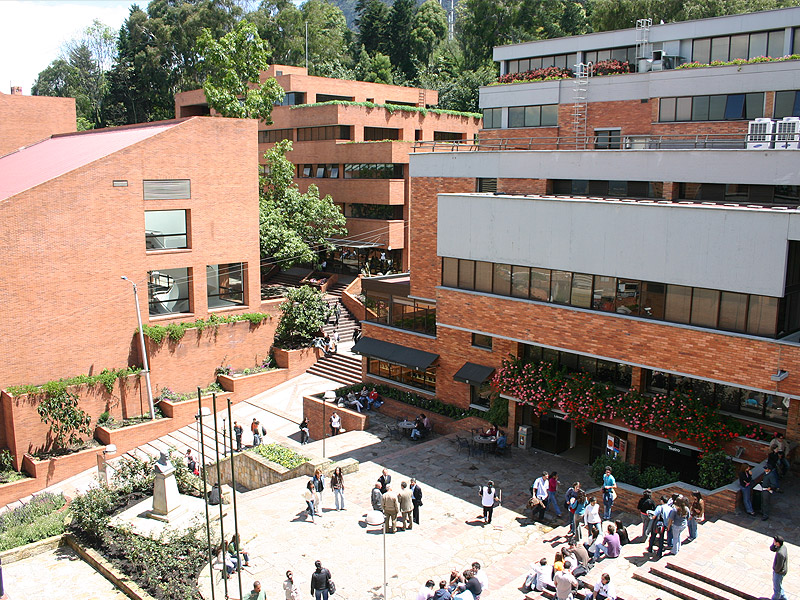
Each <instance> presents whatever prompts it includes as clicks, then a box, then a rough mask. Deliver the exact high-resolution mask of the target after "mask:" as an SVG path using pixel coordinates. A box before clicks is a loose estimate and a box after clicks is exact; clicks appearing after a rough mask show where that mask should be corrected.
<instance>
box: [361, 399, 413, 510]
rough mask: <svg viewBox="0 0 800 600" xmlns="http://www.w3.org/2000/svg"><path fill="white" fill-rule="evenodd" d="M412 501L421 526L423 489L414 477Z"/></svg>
mask: <svg viewBox="0 0 800 600" xmlns="http://www.w3.org/2000/svg"><path fill="white" fill-rule="evenodd" d="M373 391H374V390H373ZM411 500H412V502H413V503H414V511H413V517H414V523H416V524H417V525H419V507H420V506H422V488H421V487H419V484H418V483H417V480H416V479H414V478H413V477H412V478H411Z"/></svg>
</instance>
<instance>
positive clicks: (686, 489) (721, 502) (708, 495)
mask: <svg viewBox="0 0 800 600" xmlns="http://www.w3.org/2000/svg"><path fill="white" fill-rule="evenodd" d="M695 490H698V491H700V493H701V494H703V500H705V503H706V519H709V518H716V517H720V516H722V515H726V514H728V513H732V512H734V511H735V510H736V499H737V497H738V495H739V484H738V483H731V484H729V485H725V486H722V487H719V488H717V489H715V490H704V489H703V488H701V487H697V486H696V485H690V484H688V483H685V482H683V481H676V482H674V483H668V484H667V485H662V486H660V487H656V488H652V492H653V500H654V501H655V502H656V506H657V505H658V498H659V497H661V496H662V495H664V496H671V495H672V494H683V495H684V496H686V497H689V498H691V495H692V492H693V491H695ZM643 491H644V489H643V488H638V487H636V486H633V485H628V484H627V483H619V482H618V483H617V499H616V500H615V501H614V510H615V511H616V510H622V511H624V512H627V513H630V514H633V515H638V514H639V510H638V509H637V508H636V505H637V504H638V503H639V500H640V499H641V497H642V492H643ZM586 495H587V496H592V495H594V496H597V500H598V502H601V503H602V496H603V492H602V491H601V490H600V488H594V489H592V490H589V491H587V492H586Z"/></svg>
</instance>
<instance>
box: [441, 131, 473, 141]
mask: <svg viewBox="0 0 800 600" xmlns="http://www.w3.org/2000/svg"><path fill="white" fill-rule="evenodd" d="M465 135H466V134H463V133H458V132H456V131H434V132H433V141H434V142H458V141H461V140H463V139H464V136H465Z"/></svg>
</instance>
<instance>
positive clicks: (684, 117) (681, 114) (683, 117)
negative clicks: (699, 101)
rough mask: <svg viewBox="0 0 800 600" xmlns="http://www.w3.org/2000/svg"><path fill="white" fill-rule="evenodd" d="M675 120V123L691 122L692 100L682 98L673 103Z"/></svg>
mask: <svg viewBox="0 0 800 600" xmlns="http://www.w3.org/2000/svg"><path fill="white" fill-rule="evenodd" d="M675 120H676V121H691V120H692V98H691V97H684V98H678V99H677V100H676V102H675Z"/></svg>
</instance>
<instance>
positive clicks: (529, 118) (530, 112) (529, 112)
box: [525, 106, 542, 127]
mask: <svg viewBox="0 0 800 600" xmlns="http://www.w3.org/2000/svg"><path fill="white" fill-rule="evenodd" d="M541 115H542V107H541V106H526V107H525V126H526V127H538V126H539V125H541V123H542V121H541Z"/></svg>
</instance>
